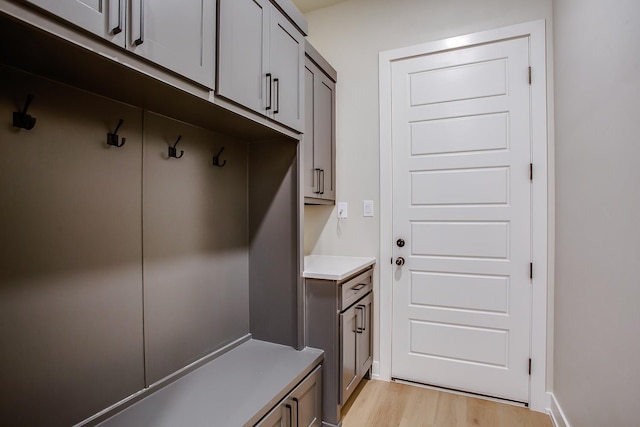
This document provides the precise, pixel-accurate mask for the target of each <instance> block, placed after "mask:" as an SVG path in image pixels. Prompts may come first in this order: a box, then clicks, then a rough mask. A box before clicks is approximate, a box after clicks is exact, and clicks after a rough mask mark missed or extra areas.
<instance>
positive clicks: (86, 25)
mask: <svg viewBox="0 0 640 427" xmlns="http://www.w3.org/2000/svg"><path fill="white" fill-rule="evenodd" d="M27 3H31V4H33V5H36V6H38V7H39V8H42V9H44V10H46V11H47V12H50V13H52V14H54V15H56V16H58V17H60V18H62V19H64V20H66V21H68V22H71V23H72V24H74V25H77V26H78V27H80V28H82V29H84V30H86V31H89V32H91V33H93V34H96V35H98V36H100V37H103V38H105V39H107V40H110V41H112V42H113V43H115V44H117V45H120V46H123V47H124V35H125V31H124V30H125V6H126V0H56V1H51V0H27Z"/></svg>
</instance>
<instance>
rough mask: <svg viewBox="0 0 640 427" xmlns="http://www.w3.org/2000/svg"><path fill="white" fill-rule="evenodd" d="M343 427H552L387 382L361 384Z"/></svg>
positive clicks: (539, 419) (530, 416) (498, 407)
mask: <svg viewBox="0 0 640 427" xmlns="http://www.w3.org/2000/svg"><path fill="white" fill-rule="evenodd" d="M354 394H356V396H354V397H355V398H352V399H350V401H349V402H348V403H347V405H346V406H345V407H344V409H343V414H344V417H343V423H342V426H343V427H373V426H379V427H477V426H480V427H553V424H552V422H551V418H550V417H549V416H548V415H546V414H542V413H539V412H534V411H530V410H529V409H528V408H523V407H518V406H513V405H509V404H506V403H498V402H492V401H488V400H484V399H477V398H473V397H467V396H462V395H458V394H453V393H445V392H441V391H436V390H430V389H426V388H422V387H415V386H410V385H406V384H400V383H395V382H385V381H375V380H372V381H366V380H365V381H362V383H361V384H360V385H359V386H358V389H356V391H355V392H354Z"/></svg>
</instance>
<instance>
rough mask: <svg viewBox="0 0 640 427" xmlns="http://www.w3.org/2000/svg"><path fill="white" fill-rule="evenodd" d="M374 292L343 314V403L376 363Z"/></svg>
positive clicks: (341, 334)
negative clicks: (372, 313)
mask: <svg viewBox="0 0 640 427" xmlns="http://www.w3.org/2000/svg"><path fill="white" fill-rule="evenodd" d="M372 301H373V297H372V294H371V293H368V294H367V296H365V297H364V298H362V299H360V300H358V302H357V303H356V304H354V305H352V306H351V307H350V308H349V309H347V310H346V311H344V312H343V313H341V314H340V342H341V343H342V385H341V389H340V403H341V404H342V405H344V403H345V402H346V401H347V400H348V399H349V397H350V396H351V393H353V390H355V388H356V387H357V385H358V384H359V383H360V380H361V379H362V378H364V377H365V376H366V375H368V371H369V368H370V367H371V363H372V361H373V357H372V356H373V353H372V339H371V338H372V336H371V306H372Z"/></svg>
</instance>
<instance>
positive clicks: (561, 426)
mask: <svg viewBox="0 0 640 427" xmlns="http://www.w3.org/2000/svg"><path fill="white" fill-rule="evenodd" d="M549 396H550V397H551V399H550V400H551V404H550V405H549V406H550V407H549V415H550V416H551V420H552V421H553V425H554V426H555V427H571V425H570V424H569V421H568V420H567V417H566V416H565V415H564V412H562V408H561V407H560V404H559V403H558V401H557V400H556V396H555V395H554V394H553V393H549Z"/></svg>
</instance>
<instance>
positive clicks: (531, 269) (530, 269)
mask: <svg viewBox="0 0 640 427" xmlns="http://www.w3.org/2000/svg"><path fill="white" fill-rule="evenodd" d="M529 279H533V263H532V262H530V263H529Z"/></svg>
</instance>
